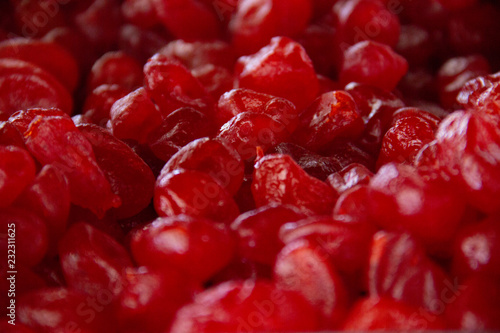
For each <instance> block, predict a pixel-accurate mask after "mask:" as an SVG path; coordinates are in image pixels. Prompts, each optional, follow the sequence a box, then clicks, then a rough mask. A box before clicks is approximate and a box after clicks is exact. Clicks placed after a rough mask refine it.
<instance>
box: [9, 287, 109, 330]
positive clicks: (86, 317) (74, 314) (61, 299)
mask: <svg viewBox="0 0 500 333" xmlns="http://www.w3.org/2000/svg"><path fill="white" fill-rule="evenodd" d="M17 306H18V309H17V311H18V312H17V314H18V319H19V322H20V323H21V324H24V325H26V326H28V327H30V328H31V329H33V330H34V331H35V332H42V333H49V332H69V331H74V330H77V329H78V330H80V331H81V332H82V333H92V332H113V329H112V325H111V321H110V318H112V311H111V306H110V300H109V299H107V298H105V297H100V298H97V297H96V298H89V297H88V296H85V295H84V294H81V293H79V292H77V291H76V290H73V289H70V288H64V287H59V288H42V289H38V290H34V291H32V292H29V293H27V294H25V295H23V296H21V297H20V298H19V300H18V305H17ZM99 310H100V311H99ZM40 313H50V314H51V315H50V316H49V315H45V316H40ZM16 327H17V325H16Z"/></svg>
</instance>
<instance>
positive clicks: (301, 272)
mask: <svg viewBox="0 0 500 333" xmlns="http://www.w3.org/2000/svg"><path fill="white" fill-rule="evenodd" d="M317 249H318V243H317V242H316V241H314V240H313V241H309V240H306V239H299V240H295V241H293V242H291V243H288V244H287V245H286V246H285V247H284V248H283V249H282V250H281V252H280V253H279V254H278V256H277V258H276V263H275V265H274V271H273V273H274V280H275V281H276V284H277V286H278V287H280V288H283V289H285V290H289V291H294V292H297V293H298V294H300V295H302V296H304V298H305V299H306V300H307V301H308V302H309V303H310V304H311V305H313V306H314V308H315V309H316V311H317V312H318V313H319V314H320V318H321V319H320V323H321V324H320V325H321V328H326V329H334V328H337V327H339V326H340V324H341V322H342V319H343V316H344V315H345V311H346V308H347V304H346V303H347V298H346V291H345V289H344V286H343V283H342V280H341V279H340V276H339V275H338V273H337V271H336V269H335V267H334V266H333V265H332V264H331V262H329V261H325V258H324V256H322V255H323V253H321V252H320V251H317Z"/></svg>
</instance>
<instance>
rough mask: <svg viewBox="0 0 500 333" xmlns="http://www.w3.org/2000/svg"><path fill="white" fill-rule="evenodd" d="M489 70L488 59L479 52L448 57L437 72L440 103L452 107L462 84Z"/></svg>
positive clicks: (445, 106)
mask: <svg viewBox="0 0 500 333" xmlns="http://www.w3.org/2000/svg"><path fill="white" fill-rule="evenodd" d="M489 72H490V65H489V63H488V60H487V59H486V58H485V57H483V56H482V55H479V54H477V55H470V56H466V57H454V58H450V59H448V60H447V61H446V62H445V63H444V64H443V65H442V66H441V68H440V69H439V71H438V74H437V84H438V91H439V98H440V101H441V105H442V106H443V107H444V108H446V109H451V108H454V107H455V106H456V103H457V102H456V100H457V95H458V94H459V92H460V90H461V88H462V86H463V85H464V84H465V83H466V82H467V81H469V80H470V79H473V78H475V77H477V76H481V75H486V74H488V73H489Z"/></svg>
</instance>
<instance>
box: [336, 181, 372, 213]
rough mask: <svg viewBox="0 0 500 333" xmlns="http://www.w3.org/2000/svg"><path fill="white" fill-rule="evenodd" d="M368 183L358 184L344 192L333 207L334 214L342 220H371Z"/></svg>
mask: <svg viewBox="0 0 500 333" xmlns="http://www.w3.org/2000/svg"><path fill="white" fill-rule="evenodd" d="M369 192H370V190H369V187H368V185H362V184H361V185H356V186H354V187H352V188H350V189H348V190H346V191H344V192H342V193H341V194H340V196H339V198H338V200H337V202H336V203H335V206H334V207H333V216H334V217H335V218H337V219H339V220H342V221H354V222H371V220H370V208H369V207H368V205H366V204H362V203H363V202H364V203H366V202H370V200H371V199H370V193H369Z"/></svg>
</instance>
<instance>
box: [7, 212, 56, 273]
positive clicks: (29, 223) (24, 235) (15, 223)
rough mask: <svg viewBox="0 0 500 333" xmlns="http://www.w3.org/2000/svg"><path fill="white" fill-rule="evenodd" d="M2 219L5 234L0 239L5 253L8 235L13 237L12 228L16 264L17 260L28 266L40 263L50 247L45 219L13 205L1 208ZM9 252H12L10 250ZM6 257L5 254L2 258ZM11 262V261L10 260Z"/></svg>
mask: <svg viewBox="0 0 500 333" xmlns="http://www.w3.org/2000/svg"><path fill="white" fill-rule="evenodd" d="M0 221H1V224H2V228H3V230H5V231H4V234H3V235H5V236H3V237H2V239H0V243H1V247H2V249H5V254H7V244H8V240H7V236H9V238H11V235H12V234H11V232H10V230H14V234H13V236H14V237H13V238H14V239H15V245H16V246H15V260H14V265H15V264H16V262H20V263H24V264H26V265H27V266H34V265H36V264H38V263H39V262H40V261H41V260H42V259H43V257H44V256H45V254H46V253H47V248H48V237H47V226H46V224H45V221H44V220H42V219H41V218H40V217H39V216H38V215H36V214H34V213H33V212H31V211H28V210H24V209H21V208H13V207H9V208H4V209H2V210H0ZM8 230H9V232H8ZM9 244H10V242H9ZM9 249H11V247H9ZM9 254H11V252H10V251H9ZM6 257H7V256H6V255H5V256H3V257H2V258H6ZM10 258H11V257H9V259H10ZM9 263H11V261H10V260H9ZM9 270H12V269H9Z"/></svg>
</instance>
